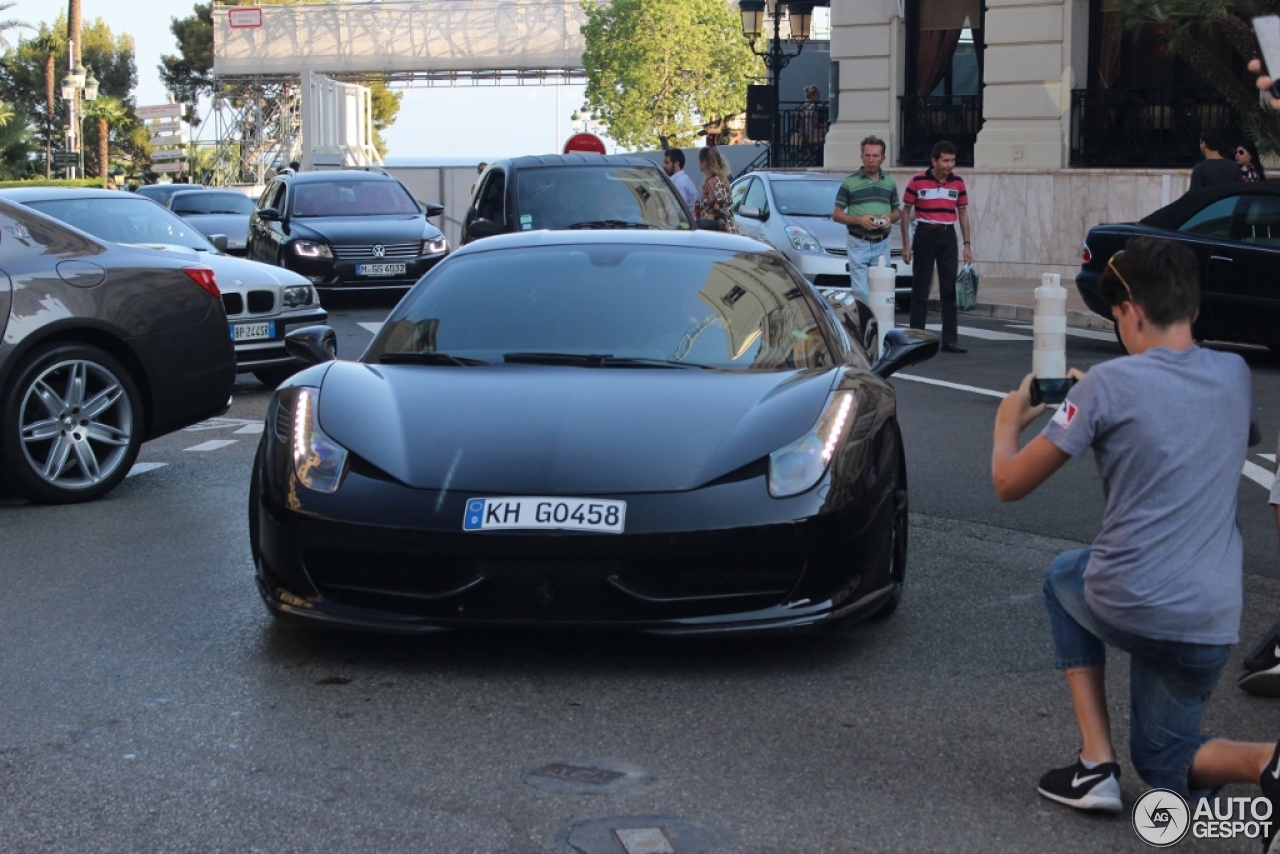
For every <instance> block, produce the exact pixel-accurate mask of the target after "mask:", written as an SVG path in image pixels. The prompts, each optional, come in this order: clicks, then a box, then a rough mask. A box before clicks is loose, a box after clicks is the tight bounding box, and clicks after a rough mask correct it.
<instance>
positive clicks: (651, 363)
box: [502, 353, 709, 368]
mask: <svg viewBox="0 0 1280 854" xmlns="http://www.w3.org/2000/svg"><path fill="white" fill-rule="evenodd" d="M502 361H504V362H508V363H514V364H527V365H573V366H575V367H580V368H707V367H709V366H708V365H699V364H696V363H694V362H680V361H677V360H675V359H650V358H645V357H642V356H613V355H610V354H608V353H506V354H505V355H503V357H502Z"/></svg>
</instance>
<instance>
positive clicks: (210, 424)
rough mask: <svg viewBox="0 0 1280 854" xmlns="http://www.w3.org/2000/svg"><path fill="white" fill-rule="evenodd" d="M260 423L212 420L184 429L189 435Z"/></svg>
mask: <svg viewBox="0 0 1280 854" xmlns="http://www.w3.org/2000/svg"><path fill="white" fill-rule="evenodd" d="M257 423H259V422H257V421H255V420H253V419H252V418H210V419H209V420H207V421H201V422H200V423H199V424H192V425H191V426H190V427H183V428H182V429H183V431H184V432H187V433H201V432H203V431H205V430H221V429H223V428H225V427H243V426H244V425H246V424H257Z"/></svg>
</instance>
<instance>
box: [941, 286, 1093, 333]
mask: <svg viewBox="0 0 1280 854" xmlns="http://www.w3.org/2000/svg"><path fill="white" fill-rule="evenodd" d="M1062 286H1063V287H1064V288H1066V289H1067V325H1068V326H1073V327H1076V328H1077V329H1105V330H1108V331H1110V330H1111V321H1109V320H1107V319H1106V318H1103V317H1099V316H1098V315H1096V314H1094V313H1093V312H1092V311H1090V310H1089V309H1088V308H1087V307H1086V306H1085V304H1084V300H1083V299H1081V298H1080V292H1079V291H1078V290H1076V283H1075V282H1074V281H1073V280H1070V279H1067V278H1066V277H1063V279H1062ZM1038 287H1040V280H1039V279H985V278H984V279H982V281H981V282H979V283H978V306H977V308H975V309H974V310H973V311H962V312H960V317H961V318H964V317H966V316H967V317H995V318H1000V319H1003V320H1017V321H1019V322H1022V323H1030V322H1031V320H1032V318H1033V317H1034V316H1035V306H1036V296H1035V289H1036V288H1038ZM934 292H935V293H936V292H937V285H936V284H935V285H934ZM929 311H941V307H940V306H939V304H938V300H937V299H936V298H933V299H930V300H929Z"/></svg>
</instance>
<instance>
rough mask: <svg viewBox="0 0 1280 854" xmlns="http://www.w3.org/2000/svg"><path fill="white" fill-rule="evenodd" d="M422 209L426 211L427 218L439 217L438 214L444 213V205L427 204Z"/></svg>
mask: <svg viewBox="0 0 1280 854" xmlns="http://www.w3.org/2000/svg"><path fill="white" fill-rule="evenodd" d="M423 207H424V208H426V209H427V216H429V217H430V216H440V214H442V213H444V205H438V204H436V203H435V202H428V203H427V204H425V205H423Z"/></svg>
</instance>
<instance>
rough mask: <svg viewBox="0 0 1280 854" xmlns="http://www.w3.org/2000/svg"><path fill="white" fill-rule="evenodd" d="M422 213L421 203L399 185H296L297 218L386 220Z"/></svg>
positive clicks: (351, 182)
mask: <svg viewBox="0 0 1280 854" xmlns="http://www.w3.org/2000/svg"><path fill="white" fill-rule="evenodd" d="M416 213H420V211H419V209H418V203H417V202H415V201H414V200H413V197H412V196H410V195H409V192H408V191H407V190H406V189H405V188H404V187H403V186H401V185H400V182H398V181H391V180H388V181H359V180H343V179H341V178H334V179H332V180H326V181H324V182H323V183H315V184H313V183H300V184H295V185H294V190H293V210H292V215H293V216H302V217H307V216H384V215H386V214H416Z"/></svg>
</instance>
